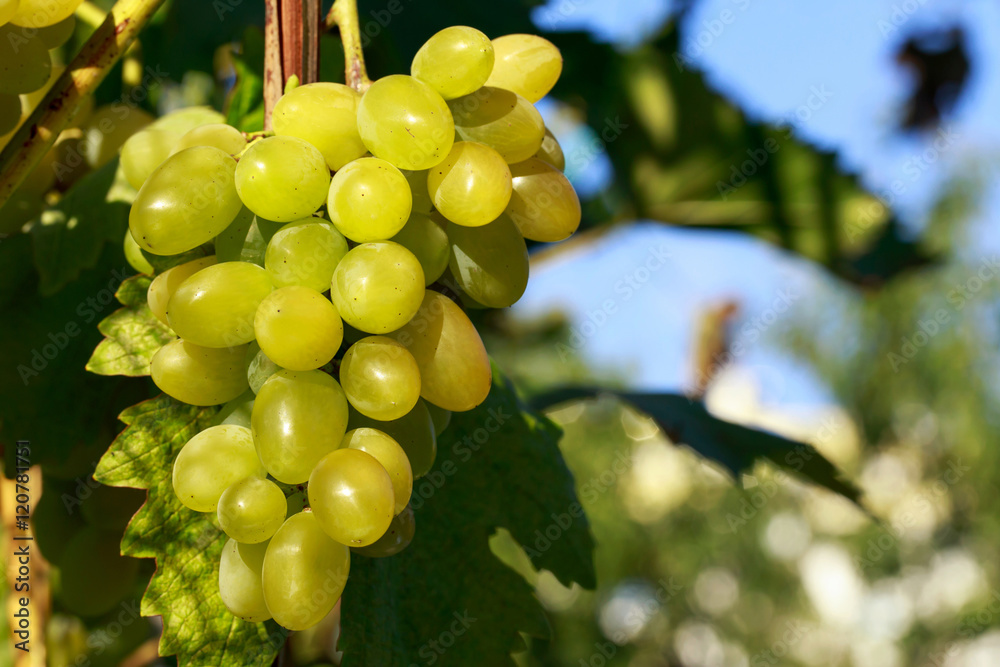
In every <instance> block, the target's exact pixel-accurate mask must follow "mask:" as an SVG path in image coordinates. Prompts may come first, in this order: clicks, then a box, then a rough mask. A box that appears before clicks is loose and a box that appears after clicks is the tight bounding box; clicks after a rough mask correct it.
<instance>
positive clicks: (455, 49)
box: [410, 25, 493, 100]
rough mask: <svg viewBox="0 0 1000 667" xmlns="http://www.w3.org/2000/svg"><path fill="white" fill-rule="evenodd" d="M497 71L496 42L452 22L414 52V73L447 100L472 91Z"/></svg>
mask: <svg viewBox="0 0 1000 667" xmlns="http://www.w3.org/2000/svg"><path fill="white" fill-rule="evenodd" d="M492 71H493V44H492V43H491V42H490V38H489V37H487V36H486V35H484V34H483V33H481V32H479V31H478V30H476V29H475V28H469V27H466V26H462V25H455V26H451V27H450V28H445V29H444V30H442V31H440V32H437V33H435V34H434V36H432V37H431V38H430V39H428V40H427V41H426V42H424V45H423V46H421V47H420V50H419V51H417V55H415V56H413V63H412V64H411V65H410V74H412V75H413V77H414V78H416V79H420V80H421V81H423V82H424V83H426V84H427V85H429V86H430V87H431V88H433V89H434V90H436V91H437V93H438V95H440V96H441V97H443V98H444V99H446V100H450V99H452V98H455V97H461V96H462V95H468V94H469V93H471V92H472V91H474V90H478V89H479V87H480V86H482V85H483V84H484V83H486V79H487V78H489V76H490V72H492Z"/></svg>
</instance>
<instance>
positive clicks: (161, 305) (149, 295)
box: [146, 255, 215, 324]
mask: <svg viewBox="0 0 1000 667" xmlns="http://www.w3.org/2000/svg"><path fill="white" fill-rule="evenodd" d="M213 264H215V255H209V256H208V257H201V258H199V259H193V260H191V261H190V262H185V263H184V264H178V265H177V266H175V267H172V268H169V269H167V270H166V271H164V272H163V273H161V274H160V275H158V276H156V277H155V278H153V282H151V283H150V284H149V290H148V291H147V292H146V303H147V304H149V309H150V310H151V311H153V315H155V316H156V319H158V320H160V321H161V322H163V323H164V324H167V304H168V303H170V297H172V296H173V295H174V292H176V291H177V288H178V287H180V286H181V285H182V284H183V283H184V281H185V280H187V279H188V278H190V277H191V276H193V275H194V274H196V273H198V272H199V271H201V270H202V269H204V268H206V267H208V266H212V265H213Z"/></svg>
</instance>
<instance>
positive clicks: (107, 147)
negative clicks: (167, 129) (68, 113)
mask: <svg viewBox="0 0 1000 667" xmlns="http://www.w3.org/2000/svg"><path fill="white" fill-rule="evenodd" d="M123 110H124V113H123ZM152 122H153V117H152V116H150V115H149V114H148V113H146V112H145V111H143V110H142V109H139V108H138V107H135V106H132V107H129V106H125V105H123V104H122V103H121V102H116V103H114V104H106V105H104V106H101V107H98V108H97V109H94V113H93V114H92V115H91V116H90V118H89V119H87V125H86V126H85V127H84V128H83V135H84V136H83V141H82V142H81V144H80V152H81V153H82V154H83V157H84V158H85V159H86V161H87V164H88V165H90V168H91V169H98V168H100V167H102V166H104V165H106V164H107V163H108V162H111V160H113V159H114V158H115V156H116V155H118V149H120V148H121V147H122V146H123V145H124V144H125V141H126V140H127V139H128V138H129V137H131V136H132V135H133V134H135V133H136V132H138V131H139V130H142V129H144V128H146V127H148V126H149V124H150V123H152ZM202 169H203V170H204V171H207V169H206V168H205V167H204V166H203V167H202ZM204 171H203V172H202V173H204ZM230 180H231V179H230ZM171 254H172V253H171Z"/></svg>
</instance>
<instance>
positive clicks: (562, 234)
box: [506, 158, 580, 242]
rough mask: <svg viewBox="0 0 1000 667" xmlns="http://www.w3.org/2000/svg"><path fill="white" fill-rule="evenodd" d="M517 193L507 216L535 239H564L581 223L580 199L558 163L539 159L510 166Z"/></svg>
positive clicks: (530, 237)
mask: <svg viewBox="0 0 1000 667" xmlns="http://www.w3.org/2000/svg"><path fill="white" fill-rule="evenodd" d="M510 172H511V175H512V176H513V177H514V180H513V182H514V194H513V195H511V198H510V203H509V204H508V205H507V211H506V213H507V215H508V216H510V219H511V220H513V221H514V224H515V225H517V228H518V230H520V232H521V235H522V236H524V238H526V239H531V240H532V241H544V242H554V241H562V240H563V239H566V238H569V236H570V235H571V234H572V233H573V232H575V231H576V229H577V227H579V226H580V198H579V197H577V195H576V190H574V189H573V184H572V183H570V182H569V179H568V178H566V176H565V175H564V174H563V173H562V172H561V171H559V169H557V168H556V167H555V166H553V165H551V164H549V163H548V162H545V161H544V160H540V159H538V158H529V159H527V160H525V161H524V162H519V163H517V164H514V165H511V167H510Z"/></svg>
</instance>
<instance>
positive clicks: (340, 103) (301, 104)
mask: <svg viewBox="0 0 1000 667" xmlns="http://www.w3.org/2000/svg"><path fill="white" fill-rule="evenodd" d="M360 101H361V95H360V94H359V93H357V92H356V91H354V90H353V89H351V88H348V87H347V86H345V85H343V84H340V83H327V82H320V83H308V84H306V85H304V86H299V87H298V88H295V89H294V90H292V91H290V92H288V93H285V95H283V96H282V98H281V99H280V100H278V103H277V104H275V105H274V114H273V122H274V132H275V134H277V135H278V136H290V137H298V138H299V139H304V140H305V141H308V142H309V143H310V144H312V145H313V146H315V147H316V148H318V149H319V152H320V153H322V154H323V158H324V159H325V160H326V163H327V165H328V166H329V167H330V169H333V170H335V171H336V170H337V169H340V168H341V167H343V166H344V165H345V164H347V163H348V162H350V161H351V160H356V159H357V158H359V157H361V156H362V155H364V154H365V153H367V152H368V149H367V148H365V145H364V143H363V142H362V141H361V136H360V135H359V134H358V103H359V102H360Z"/></svg>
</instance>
